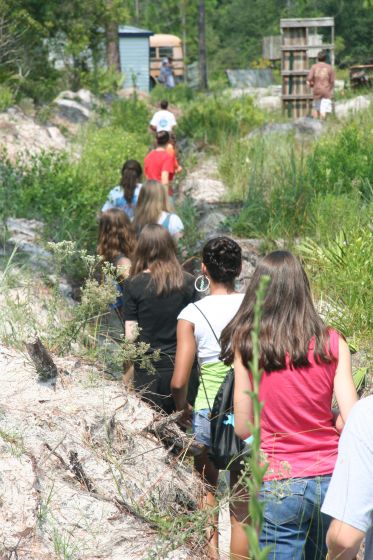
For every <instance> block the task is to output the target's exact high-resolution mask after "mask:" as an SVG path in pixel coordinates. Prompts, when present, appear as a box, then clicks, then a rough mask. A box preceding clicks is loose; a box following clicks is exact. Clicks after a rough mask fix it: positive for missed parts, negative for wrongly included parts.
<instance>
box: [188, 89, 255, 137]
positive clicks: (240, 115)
mask: <svg viewBox="0 0 373 560" xmlns="http://www.w3.org/2000/svg"><path fill="white" fill-rule="evenodd" d="M262 122H263V115H262V113H261V112H260V111H259V110H258V109H256V108H255V107H254V103H253V100H252V98H251V97H248V96H244V97H242V98H240V99H231V98H229V97H225V96H222V95H220V96H219V97H217V96H213V97H203V98H202V97H199V98H197V99H196V100H195V101H192V102H191V103H190V104H188V106H187V108H186V110H185V111H184V113H183V116H182V118H181V119H179V122H178V131H179V132H180V134H181V136H187V137H189V138H192V139H193V140H195V141H197V142H199V143H202V144H209V145H219V144H220V143H223V142H225V141H226V140H227V138H229V137H231V136H236V137H237V136H243V135H245V134H247V133H248V132H249V131H250V130H251V129H252V128H253V127H255V126H259V125H260V124H262Z"/></svg>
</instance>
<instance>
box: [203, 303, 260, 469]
mask: <svg viewBox="0 0 373 560" xmlns="http://www.w3.org/2000/svg"><path fill="white" fill-rule="evenodd" d="M193 305H194V306H195V307H197V309H198V311H199V312H200V313H201V314H202V315H203V317H204V318H205V321H206V322H207V324H208V325H209V327H210V329H211V331H212V333H213V335H214V337H215V339H216V341H217V343H218V344H219V340H218V337H217V336H216V334H215V331H214V329H213V328H212V326H211V324H210V321H209V320H208V319H207V317H206V315H205V314H204V313H203V311H201V309H200V308H199V307H198V306H197V305H196V304H193ZM200 377H201V381H202V385H203V389H204V391H205V395H206V399H207V402H208V405H209V409H210V427H211V446H210V448H209V450H208V455H209V457H210V459H211V461H212V462H213V463H214V465H215V467H216V468H217V469H221V470H227V469H229V470H240V469H241V468H242V467H241V462H242V460H243V459H244V457H246V456H247V455H248V454H249V453H250V446H249V445H248V444H247V443H245V442H244V441H243V440H242V439H241V438H239V437H238V436H237V435H236V434H235V432H234V424H233V394H234V370H233V368H231V369H230V370H229V371H228V373H227V375H226V376H225V378H224V381H223V382H222V384H221V385H220V387H219V390H218V392H217V394H216V396H215V399H214V403H213V405H212V407H211V406H210V402H209V399H208V396H207V392H206V388H205V385H204V382H203V377H202V375H201V376H200Z"/></svg>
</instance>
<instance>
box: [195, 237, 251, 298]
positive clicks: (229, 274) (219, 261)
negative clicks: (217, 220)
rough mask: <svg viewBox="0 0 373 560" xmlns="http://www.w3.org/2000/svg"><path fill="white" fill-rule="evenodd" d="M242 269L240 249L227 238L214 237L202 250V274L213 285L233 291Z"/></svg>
mask: <svg viewBox="0 0 373 560" xmlns="http://www.w3.org/2000/svg"><path fill="white" fill-rule="evenodd" d="M241 268H242V252H241V247H240V246H239V245H238V243H236V242H235V241H233V239H230V238H229V237H224V236H221V237H214V238H213V239H210V241H208V242H207V243H206V244H205V245H204V247H203V249H202V272H203V273H204V274H207V276H208V277H209V278H210V280H211V281H212V282H214V283H215V284H224V286H227V287H229V288H232V289H233V286H234V281H235V279H236V278H237V276H239V274H240V272H241Z"/></svg>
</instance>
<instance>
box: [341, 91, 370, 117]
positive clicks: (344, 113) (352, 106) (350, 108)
mask: <svg viewBox="0 0 373 560" xmlns="http://www.w3.org/2000/svg"><path fill="white" fill-rule="evenodd" d="M372 99H373V96H372V95H358V96H357V97H354V98H353V99H349V100H348V101H337V102H336V103H335V114H336V115H337V117H338V118H340V119H345V118H347V117H349V116H351V115H352V114H354V113H357V112H359V111H364V110H365V109H368V108H369V107H370V106H371V105H372Z"/></svg>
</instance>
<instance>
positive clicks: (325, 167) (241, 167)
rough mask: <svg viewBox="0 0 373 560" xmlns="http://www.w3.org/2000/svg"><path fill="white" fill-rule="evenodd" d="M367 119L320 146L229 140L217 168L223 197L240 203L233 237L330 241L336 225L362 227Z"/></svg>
mask: <svg viewBox="0 0 373 560" xmlns="http://www.w3.org/2000/svg"><path fill="white" fill-rule="evenodd" d="M372 131H373V115H372V113H371V112H369V113H367V114H366V115H365V118H362V117H360V118H359V119H356V120H354V121H352V122H351V123H348V124H347V125H346V126H344V127H342V128H341V129H340V130H337V131H335V130H334V129H330V132H329V133H328V134H326V135H325V137H323V138H322V139H320V140H319V141H317V142H315V143H314V144H313V145H312V144H301V143H299V142H298V141H297V140H296V139H295V138H294V136H291V135H289V136H282V135H281V136H280V135H271V137H255V138H253V139H250V140H245V141H243V140H234V141H233V142H231V144H228V147H227V149H226V152H225V153H223V154H222V156H221V158H220V164H219V169H220V173H221V175H222V178H223V179H224V180H225V181H226V183H227V185H228V187H229V189H230V195H229V197H230V198H231V199H233V200H239V199H240V198H241V200H243V208H242V211H241V213H240V215H239V216H238V217H237V219H235V220H234V221H233V223H232V229H233V231H234V232H235V233H236V234H237V235H241V236H256V237H269V238H286V239H294V238H297V237H300V236H303V235H308V236H311V237H313V238H318V239H320V240H322V239H323V238H332V237H333V236H334V235H335V233H336V231H337V230H338V229H339V228H340V227H341V226H343V225H345V226H346V227H347V228H350V227H353V226H354V225H355V224H356V223H357V222H358V223H359V224H360V225H363V226H364V225H366V224H367V223H368V222H369V218H370V216H371V215H372V194H373V158H372V157H371V154H372V153H373V132H372Z"/></svg>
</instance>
